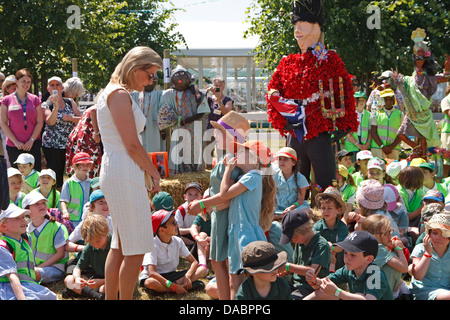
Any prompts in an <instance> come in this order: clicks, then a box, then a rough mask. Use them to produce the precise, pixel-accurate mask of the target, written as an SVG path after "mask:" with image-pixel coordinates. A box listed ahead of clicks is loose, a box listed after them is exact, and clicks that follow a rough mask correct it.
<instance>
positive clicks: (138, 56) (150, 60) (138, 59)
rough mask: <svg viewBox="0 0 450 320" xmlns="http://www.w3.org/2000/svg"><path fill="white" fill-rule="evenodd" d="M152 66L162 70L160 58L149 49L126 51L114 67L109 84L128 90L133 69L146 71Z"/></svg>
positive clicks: (138, 48) (139, 48) (136, 48)
mask: <svg viewBox="0 0 450 320" xmlns="http://www.w3.org/2000/svg"><path fill="white" fill-rule="evenodd" d="M152 66H158V67H159V68H163V62H162V59H161V57H160V56H159V55H158V54H157V53H156V52H155V51H154V50H153V49H151V48H149V47H143V46H139V47H135V48H133V49H131V50H130V51H128V53H127V54H126V55H125V56H124V57H123V59H122V61H121V62H120V63H119V64H118V65H117V66H116V69H115V70H114V72H113V74H112V75H111V79H110V82H111V83H113V84H118V85H120V86H122V87H124V88H127V89H128V88H129V85H130V79H131V72H132V71H133V70H135V69H142V70H145V69H148V68H150V67H152Z"/></svg>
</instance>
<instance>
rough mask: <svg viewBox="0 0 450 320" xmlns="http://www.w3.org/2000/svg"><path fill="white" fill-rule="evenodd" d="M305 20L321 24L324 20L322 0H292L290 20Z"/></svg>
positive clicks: (293, 22)
mask: <svg viewBox="0 0 450 320" xmlns="http://www.w3.org/2000/svg"><path fill="white" fill-rule="evenodd" d="M297 21H306V22H311V23H318V24H319V25H320V27H322V26H323V24H324V22H325V20H324V16H323V0H295V1H292V17H291V22H292V24H295V23H296V22H297Z"/></svg>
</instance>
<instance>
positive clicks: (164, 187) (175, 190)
mask: <svg viewBox="0 0 450 320" xmlns="http://www.w3.org/2000/svg"><path fill="white" fill-rule="evenodd" d="M210 174H211V171H208V170H206V171H203V172H186V173H181V174H175V175H173V176H170V177H168V178H162V179H161V191H165V192H167V193H169V194H170V195H171V196H172V198H173V200H174V207H175V208H177V207H178V206H179V205H181V204H183V203H184V202H185V200H184V197H183V195H184V187H186V185H187V184H188V183H189V182H199V183H200V184H201V185H202V187H203V192H205V191H206V189H208V188H209V177H210ZM153 196H154V194H152V195H151V196H150V198H153Z"/></svg>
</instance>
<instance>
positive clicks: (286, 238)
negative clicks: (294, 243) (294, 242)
mask: <svg viewBox="0 0 450 320" xmlns="http://www.w3.org/2000/svg"><path fill="white" fill-rule="evenodd" d="M308 221H309V215H308V211H307V209H296V210H291V211H288V212H287V213H286V214H285V215H284V217H283V219H282V220H281V228H282V231H281V237H280V244H283V245H284V244H288V243H289V242H291V239H292V236H293V234H294V230H295V229H296V228H298V227H300V226H302V225H304V224H305V223H306V222H308Z"/></svg>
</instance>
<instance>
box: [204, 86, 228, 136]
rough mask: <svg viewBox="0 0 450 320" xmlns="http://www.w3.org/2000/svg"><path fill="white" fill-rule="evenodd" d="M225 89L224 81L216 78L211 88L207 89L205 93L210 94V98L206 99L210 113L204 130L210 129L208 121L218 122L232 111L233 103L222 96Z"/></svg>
mask: <svg viewBox="0 0 450 320" xmlns="http://www.w3.org/2000/svg"><path fill="white" fill-rule="evenodd" d="M224 89H225V80H224V79H223V78H220V77H217V78H214V79H213V86H212V87H210V88H208V89H207V91H210V92H212V96H209V97H208V105H209V108H210V109H211V113H209V114H208V117H207V122H206V129H212V128H213V126H212V125H211V123H210V121H218V120H219V119H220V118H222V117H223V116H224V115H226V114H227V113H228V112H230V111H231V110H233V106H234V101H233V99H231V98H230V97H227V96H225V95H224V94H223V90H224Z"/></svg>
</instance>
